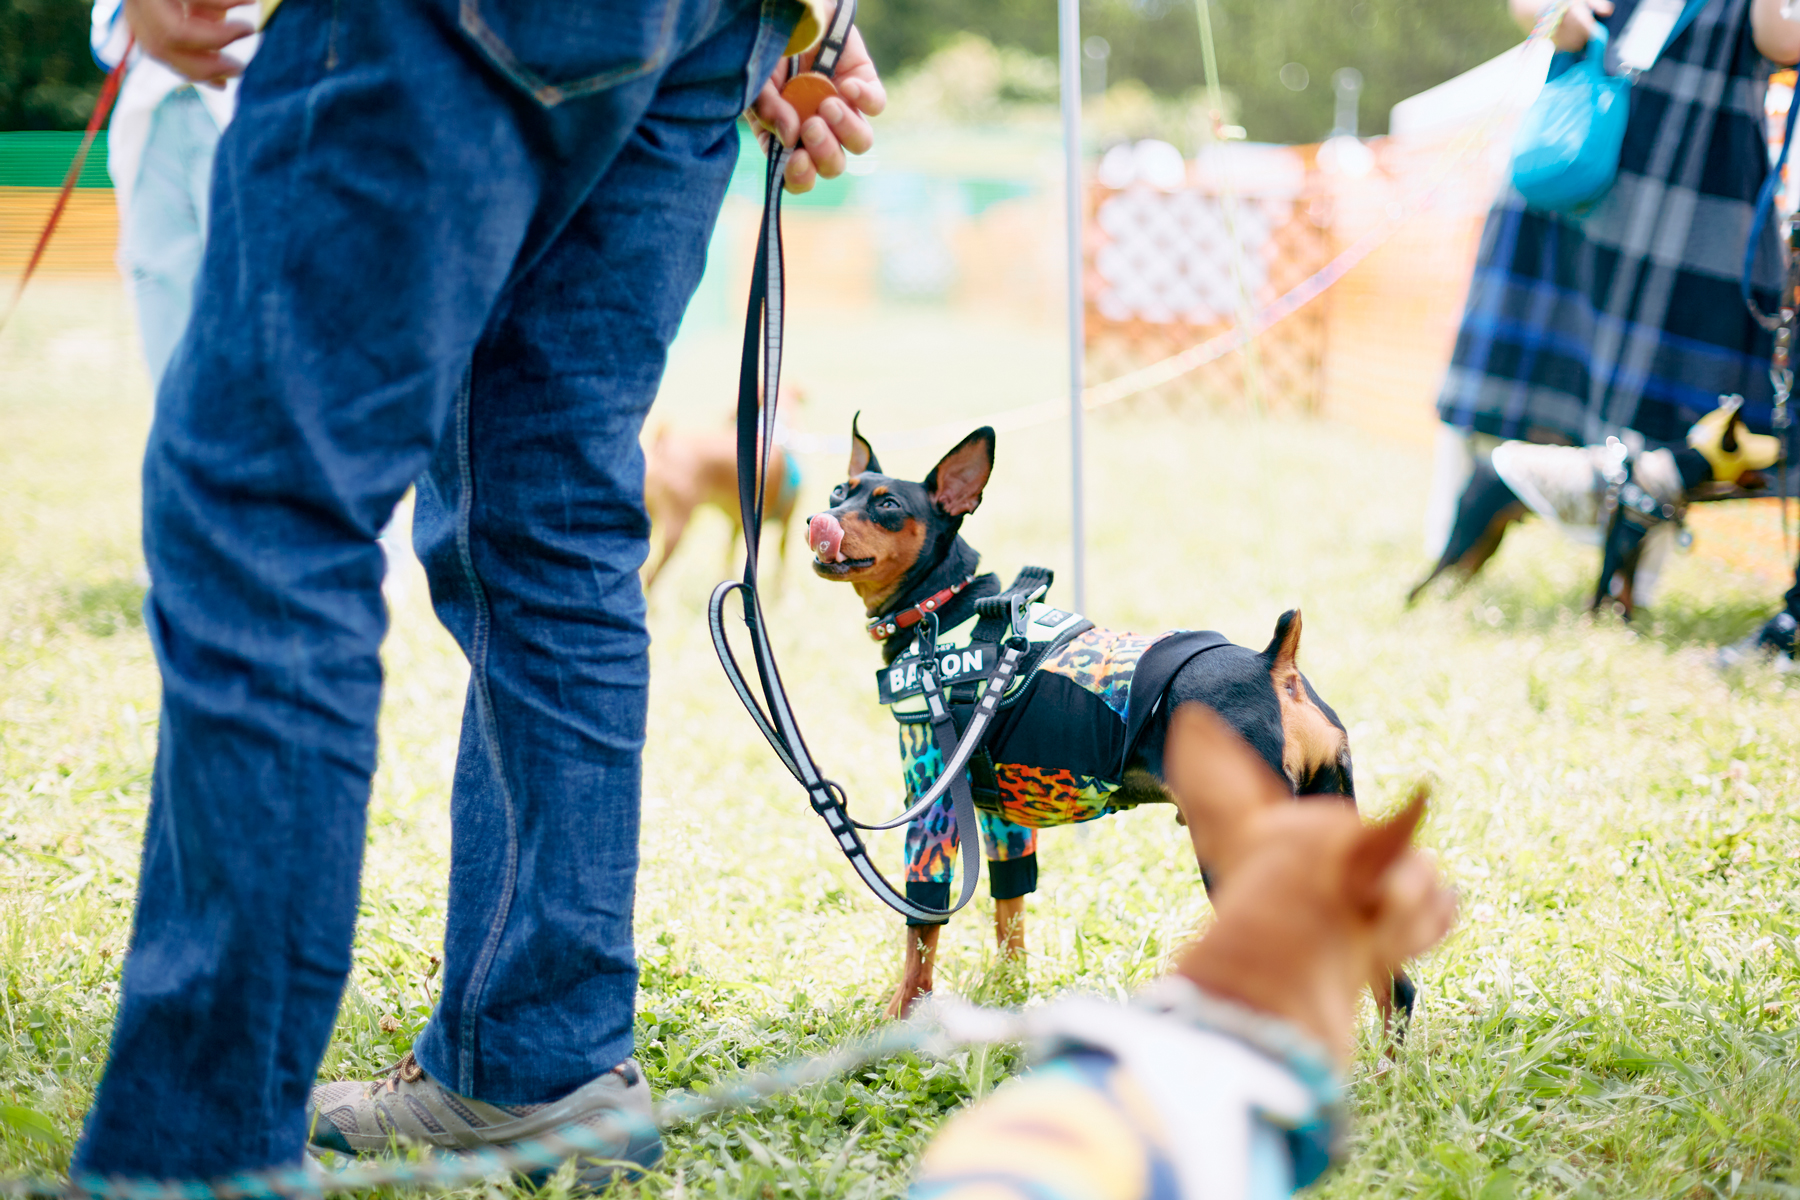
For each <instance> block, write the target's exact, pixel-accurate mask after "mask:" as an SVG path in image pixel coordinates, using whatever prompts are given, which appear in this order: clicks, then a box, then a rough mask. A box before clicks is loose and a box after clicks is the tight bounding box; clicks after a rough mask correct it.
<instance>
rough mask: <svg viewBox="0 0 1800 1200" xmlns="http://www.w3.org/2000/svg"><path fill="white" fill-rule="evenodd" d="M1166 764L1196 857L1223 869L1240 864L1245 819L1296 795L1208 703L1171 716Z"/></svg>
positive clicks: (1185, 707) (1186, 707) (1187, 706)
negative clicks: (1241, 835) (1240, 842)
mask: <svg viewBox="0 0 1800 1200" xmlns="http://www.w3.org/2000/svg"><path fill="white" fill-rule="evenodd" d="M1163 768H1164V774H1165V778H1166V780H1167V782H1168V785H1169V790H1170V791H1172V792H1174V793H1175V804H1176V807H1177V808H1178V809H1180V811H1181V815H1182V817H1183V818H1184V819H1185V820H1186V822H1187V827H1188V836H1189V837H1191V838H1192V839H1193V842H1194V854H1195V856H1196V857H1197V858H1198V859H1199V860H1200V861H1201V862H1202V863H1204V864H1206V866H1207V868H1208V869H1209V870H1212V871H1215V872H1220V873H1223V874H1230V873H1231V870H1232V868H1233V867H1234V866H1235V865H1236V861H1235V860H1236V856H1237V851H1238V847H1239V837H1238V834H1239V832H1240V830H1241V829H1242V828H1243V824H1244V822H1245V821H1246V820H1248V819H1249V818H1250V817H1252V816H1254V815H1255V814H1256V813H1257V812H1259V811H1261V810H1263V809H1266V808H1271V807H1273V806H1275V805H1277V804H1286V803H1289V802H1290V801H1291V799H1292V795H1291V793H1290V792H1289V791H1288V787H1287V784H1286V783H1285V782H1284V781H1283V780H1282V779H1280V778H1279V777H1277V776H1276V774H1275V772H1273V771H1271V770H1269V766H1268V764H1267V763H1265V762H1263V760H1262V756H1261V755H1259V754H1257V752H1256V751H1255V750H1252V749H1251V748H1250V743H1248V742H1246V741H1245V740H1244V739H1243V738H1241V737H1239V736H1238V733H1237V731H1236V730H1235V729H1233V728H1232V727H1231V726H1230V724H1228V723H1227V722H1226V720H1225V719H1224V718H1223V717H1221V716H1219V714H1218V713H1216V712H1214V711H1213V710H1212V709H1210V708H1208V707H1206V705H1204V704H1199V703H1195V702H1189V703H1187V704H1183V705H1182V706H1181V707H1180V708H1178V709H1176V710H1175V712H1174V713H1173V714H1172V715H1171V716H1170V717H1169V733H1168V737H1167V738H1166V740H1165V741H1164V744H1163Z"/></svg>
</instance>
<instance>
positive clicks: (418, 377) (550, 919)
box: [73, 0, 799, 1178]
mask: <svg viewBox="0 0 1800 1200" xmlns="http://www.w3.org/2000/svg"><path fill="white" fill-rule="evenodd" d="M759 3H760V7H759ZM798 14H799V8H798V6H797V5H794V4H792V3H791V2H790V0H725V2H724V3H723V4H721V3H720V2H719V0H645V2H643V3H633V4H624V3H597V2H595V0H358V3H356V4H354V5H352V4H342V3H339V2H338V0H285V3H283V4H282V6H281V7H280V8H279V9H278V10H276V13H275V16H274V18H273V20H272V21H271V23H270V26H269V29H268V32H267V36H266V37H265V39H264V41H263V44H262V47H261V49H260V51H259V52H258V54H257V56H256V59H255V61H254V63H253V64H252V66H251V68H250V70H249V73H248V77H247V78H246V80H245V83H244V86H243V92H242V96H241V102H240V107H239V110H238V115H237V118H236V120H234V121H233V122H232V124H231V127H230V129H229V130H228V131H227V132H226V134H225V136H224V138H223V139H222V140H221V142H220V144H219V149H218V154H217V159H216V164H215V170H214V180H213V193H212V227H211V231H210V237H209V241H208V244H207V247H206V253H205V259H204V263H203V265H202V270H201V276H200V280H199V284H198V287H197V291H196V298H195V311H194V315H193V319H192V321H191V323H190V325H189V327H188V331H187V333H186V335H185V336H184V338H183V339H182V341H181V343H180V344H179V346H178V347H177V348H176V351H175V354H174V357H173V359H172V361H171V363H170V367H169V371H168V374H167V376H166V377H165V379H164V381H163V384H162V388H161V390H160V392H159V394H158V398H157V411H156V417H155V422H154V426H153V428H152V431H151V435H150V443H149V447H148V452H147V455H146V461H145V465H144V520H145V533H144V544H145V552H146V556H147V559H148V564H149V571H150V577H151V588H150V594H149V598H148V601H147V603H146V621H147V625H148V627H149V631H150V636H151V638H152V640H153V642H154V645H155V649H156V654H157V658H158V662H159V664H160V666H161V669H162V674H163V709H162V728H161V739H160V745H159V749H158V755H157V763H156V772H155V780H154V784H153V788H152V794H151V802H150V815H149V825H148V829H147V830H146V834H145V844H144V858H143V866H142V874H141V878H140V882H139V892H138V908H137V913H136V920H135V925H134V928H133V931H132V938H131V944H130V950H129V953H128V955H127V958H126V961H125V967H124V979H123V988H122V992H121V996H120V1003H119V1014H118V1020H117V1024H116V1027H115V1029H114V1033H113V1043H112V1054H111V1059H110V1062H109V1064H108V1067H107V1071H106V1074H105V1077H104V1078H103V1079H102V1081H101V1084H100V1087H99V1091H98V1094H97V1095H96V1097H95V1100H94V1105H93V1108H92V1110H91V1112H90V1113H89V1115H88V1120H87V1127H86V1131H85V1133H84V1135H83V1138H82V1140H81V1143H80V1145H79V1146H78V1147H77V1151H76V1155H75V1161H74V1164H73V1168H74V1170H76V1171H78V1172H92V1173H98V1174H133V1175H155V1176H162V1177H169V1178H176V1177H186V1178H192V1177H196V1176H210V1175H216V1174H219V1173H222V1172H227V1171H233V1170H239V1169H246V1168H255V1167H261V1166H265V1165H270V1164H280V1163H292V1162H294V1161H296V1160H297V1159H298V1157H299V1155H300V1153H301V1149H302V1145H303V1143H304V1140H305V1137H306V1132H307V1131H306V1128H305V1102H306V1099H307V1093H308V1089H309V1087H310V1085H311V1084H312V1083H313V1080H314V1075H315V1072H316V1070H317V1066H318V1063H319V1060H320V1058H321V1056H322V1055H323V1053H324V1050H325V1047H326V1044H327V1040H328V1039H329V1037H330V1034H331V1029H332V1023H333V1018H334V1015H335V1013H336V1010H337V1006H338V1002H339V999H340V997H341V995H342V992H343V987H344V982H345V979H346V977H347V975H348V972H349V969H350V961H351V960H350V948H351V937H352V934H353V930H354V925H355V920H356V910H357V901H358V882H359V880H358V876H359V872H360V869H361V863H362V849H363V841H364V833H365V810H366V807H367V803H368V797H369V781H370V775H371V773H372V772H373V770H374V767H375V760H376V744H375V718H376V710H377V707H378V705H379V703H380V700H381V685H382V677H381V665H380V661H379V659H378V657H377V650H378V648H379V646H380V643H381V639H382V635H383V633H384V631H385V629H386V625H387V614H386V610H385V608H384V606H383V603H382V598H381V589H380V583H381V573H382V553H381V550H380V549H379V548H378V546H377V544H376V535H377V533H378V532H379V531H380V529H381V527H382V525H383V523H384V522H385V521H386V520H387V519H388V516H389V514H390V513H391V512H392V510H393V508H394V505H395V503H396V502H397V501H398V500H399V499H400V497H401V495H402V494H403V493H404V492H405V490H406V488H407V487H408V485H409V484H411V483H413V482H414V481H415V480H417V481H418V484H419V488H418V507H417V517H416V525H415V535H414V536H415V539H416V542H417V546H418V549H419V554H420V558H421V559H422V561H423V562H424V563H425V566H426V570H427V572H428V573H429V576H430V580H431V592H432V598H433V601H434V603H435V604H436V606H437V609H438V613H439V615H440V616H441V618H442V619H443V621H444V623H445V624H446V625H447V626H448V627H449V628H450V630H451V631H452V632H453V633H454V634H455V636H456V637H457V639H458V640H459V641H460V642H461V644H462V647H463V649H464V651H465V652H466V653H467V655H468V658H469V662H470V666H471V668H472V672H471V677H470V682H469V689H468V693H467V695H466V696H464V697H456V696H445V697H444V698H443V702H444V704H445V705H446V706H449V705H454V704H457V703H459V702H460V703H461V704H462V706H463V731H462V742H461V751H460V755H459V759H458V763H457V768H456V777H455V784H454V788H453V791H452V795H451V798H450V804H451V810H452V816H453V834H452V848H451V859H452V861H451V868H450V901H449V912H448V915H447V933H446V938H445V955H444V979H443V993H442V1000H441V1002H440V1004H439V1007H438V1010H437V1012H436V1013H435V1014H434V1015H433V1017H432V1020H431V1023H430V1025H429V1027H428V1028H427V1029H426V1031H425V1033H424V1034H423V1036H422V1037H421V1038H420V1039H419V1041H418V1043H417V1045H416V1047H415V1051H416V1053H417V1056H418V1058H419V1061H420V1063H421V1064H422V1065H423V1066H424V1067H425V1068H426V1070H428V1071H430V1072H431V1073H432V1075H434V1076H435V1077H436V1078H438V1079H439V1080H441V1081H442V1082H444V1083H445V1084H447V1085H448V1086H450V1087H451V1088H453V1089H454V1090H456V1091H458V1092H461V1093H463V1094H465V1095H469V1096H473V1097H476V1098H479V1099H482V1100H486V1101H489V1102H492V1103H496V1104H529V1103H538V1102H542V1101H547V1100H550V1099H552V1098H554V1097H556V1096H559V1095H561V1094H563V1093H566V1092H568V1091H570V1090H572V1089H574V1088H575V1087H577V1086H579V1085H580V1084H582V1083H584V1082H586V1081H588V1080H589V1079H592V1078H593V1077H595V1076H597V1075H599V1074H601V1073H603V1072H605V1071H607V1070H608V1069H610V1068H611V1067H613V1066H614V1065H616V1064H617V1063H618V1062H619V1061H621V1060H622V1059H623V1058H625V1057H626V1056H627V1055H629V1054H630V1052H631V1049H632V1006H633V996H634V993H635V990H636V984H637V970H636V964H635V958H634V955H633V950H632V930H631V920H632V900H633V892H634V887H635V881H636V872H637V864H638V854H637V842H638V793H639V782H640V766H639V760H640V753H641V747H642V744H643V737H644V708H645V695H646V685H647V676H648V659H647V648H648V640H649V639H648V634H647V632H646V629H645V623H644V601H643V596H642V592H641V591H640V589H639V586H638V577H637V570H638V567H639V565H640V564H641V563H642V561H643V559H644V555H645V551H646V542H647V534H648V522H647V520H646V518H645V515H644V511H643V504H642V488H643V473H644V466H643V459H642V455H641V452H640V450H639V447H638V432H639V429H640V426H641V424H642V422H643V420H644V416H645V413H646V411H647V410H648V408H649V406H650V403H651V401H652V399H653V398H654V396H655V394H656V390H657V386H658V383H659V381H660V379H661V376H662V372H663V367H664V362H665V357H666V353H667V348H668V345H669V343H670V341H671V339H672V338H673V337H674V335H675V332H676V328H677V326H678V324H679V322H680V318H681V314H682V310H683V308H684V307H685V305H686V304H687V302H688V299H689V298H690V296H691V295H692V294H693V291H694V288H695V287H696V285H697V284H698V282H699V279H700V275H701V269H702V267H703V265H704V262H703V260H704V256H705V251H706V245H707V240H708V235H709V232H710V230H711V228H712V225H713V223H714V221H715V219H716V217H717V213H718V209H719V205H720V203H721V200H722V198H723V195H724V191H725V186H726V182H727V180H728V178H729V176H730V173H731V170H732V167H733V164H734V160H735V156H736V153H737V133H736V130H735V129H734V122H735V120H736V118H737V116H738V114H739V113H740V112H741V111H742V110H743V109H744V107H745V106H746V105H747V103H748V102H749V99H750V98H751V96H752V95H753V94H754V89H755V88H756V87H757V86H759V84H760V81H761V80H762V79H763V78H764V77H765V76H766V74H767V72H768V71H769V70H770V69H771V68H772V67H773V65H774V62H775V60H776V57H777V56H778V55H779V53H780V51H781V49H782V46H783V45H784V43H785V42H786V40H787V37H788V34H789V32H790V31H791V30H792V28H793V26H794V24H795V20H796V18H797V16H798Z"/></svg>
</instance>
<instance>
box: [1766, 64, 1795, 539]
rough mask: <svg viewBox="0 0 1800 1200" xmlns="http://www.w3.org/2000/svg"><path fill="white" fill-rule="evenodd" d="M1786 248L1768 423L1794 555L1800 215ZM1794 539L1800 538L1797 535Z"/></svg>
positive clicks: (1784, 530) (1785, 536)
mask: <svg viewBox="0 0 1800 1200" xmlns="http://www.w3.org/2000/svg"><path fill="white" fill-rule="evenodd" d="M1790 103H1791V104H1793V106H1794V107H1800V88H1797V89H1796V92H1795V96H1794V100H1793V101H1791V102H1790ZM1790 111H1791V110H1790ZM1788 128H1789V131H1790V136H1792V132H1791V131H1792V129H1793V126H1792V125H1791V124H1790V125H1789V127H1788ZM1787 252H1788V264H1787V282H1786V283H1785V285H1784V290H1783V293H1782V297H1781V326H1780V328H1778V329H1777V330H1775V351H1774V354H1773V355H1772V356H1771V357H1770V359H1769V384H1770V386H1771V387H1773V388H1774V391H1775V412H1774V414H1773V416H1771V417H1770V420H1769V424H1770V426H1771V428H1772V429H1773V430H1774V433H1775V436H1776V438H1777V439H1779V444H1780V446H1781V459H1780V461H1779V462H1778V463H1777V464H1776V467H1775V471H1776V476H1777V478H1776V486H1777V489H1778V490H1777V495H1778V497H1779V500H1778V503H1780V505H1781V553H1782V557H1783V558H1784V559H1785V558H1792V557H1793V556H1794V551H1793V550H1792V549H1791V548H1790V547H1789V544H1788V489H1789V487H1790V486H1791V480H1790V479H1789V477H1788V472H1789V470H1790V469H1791V468H1792V466H1793V461H1794V456H1793V455H1792V454H1791V453H1790V452H1789V451H1790V450H1791V447H1790V445H1789V443H1790V442H1791V441H1792V440H1793V433H1792V432H1791V430H1792V429H1793V426H1794V415H1793V411H1792V409H1791V408H1790V407H1789V406H1788V401H1789V400H1791V399H1792V398H1793V395H1794V360H1793V354H1794V324H1795V315H1796V313H1800V217H1790V218H1789V219H1788V236H1787ZM1796 540H1800V537H1797V538H1796Z"/></svg>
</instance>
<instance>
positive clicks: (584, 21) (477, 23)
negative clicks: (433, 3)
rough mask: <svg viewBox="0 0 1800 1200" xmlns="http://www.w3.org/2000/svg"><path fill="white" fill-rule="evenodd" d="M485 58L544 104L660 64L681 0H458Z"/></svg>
mask: <svg viewBox="0 0 1800 1200" xmlns="http://www.w3.org/2000/svg"><path fill="white" fill-rule="evenodd" d="M460 9H461V11H460V13H459V17H458V19H459V21H460V23H461V25H462V29H463V32H464V33H465V34H467V35H468V37H469V38H470V40H472V41H473V42H474V43H475V44H476V46H478V47H480V49H481V52H482V54H483V55H485V56H486V57H487V59H488V61H489V62H491V63H492V64H493V65H494V67H495V68H496V69H497V70H498V71H499V72H500V73H501V74H502V75H504V76H506V78H508V79H509V80H511V81H512V82H513V83H514V84H516V85H517V86H518V87H519V88H520V89H522V90H523V91H525V92H526V93H527V94H528V95H530V96H531V97H532V98H533V99H535V100H536V101H537V102H538V103H539V104H542V105H544V106H545V107H546V108H549V107H554V106H555V105H558V104H561V103H562V102H563V101H564V100H572V99H575V98H576V97H579V96H585V95H589V94H591V93H593V92H598V91H604V90H605V89H607V88H610V87H616V86H617V85H619V84H621V83H625V82H626V81H628V80H632V79H636V78H638V77H639V76H641V75H647V74H649V73H650V72H652V71H655V70H657V69H659V68H661V67H662V66H664V65H665V64H666V63H667V62H668V60H669V56H670V54H671V53H672V51H673V49H674V44H675V31H676V18H677V17H678V16H679V15H680V11H681V3H680V0H460Z"/></svg>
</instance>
